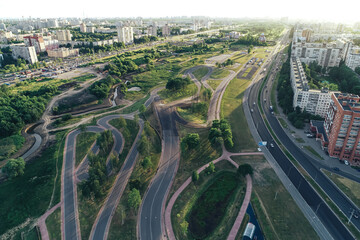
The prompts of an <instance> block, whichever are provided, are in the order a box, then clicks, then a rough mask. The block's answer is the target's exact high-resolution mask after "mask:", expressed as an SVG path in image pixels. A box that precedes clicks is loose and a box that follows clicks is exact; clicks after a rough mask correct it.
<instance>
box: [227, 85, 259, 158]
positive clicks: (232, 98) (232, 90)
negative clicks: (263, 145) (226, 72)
mask: <svg viewBox="0 0 360 240" xmlns="http://www.w3.org/2000/svg"><path fill="white" fill-rule="evenodd" d="M249 84H250V81H249V80H244V79H237V78H234V79H233V80H231V82H230V83H229V85H228V87H227V88H226V91H225V93H224V96H223V99H222V101H221V116H222V117H224V118H225V119H227V120H228V121H229V123H230V125H231V129H232V134H233V141H234V147H233V148H232V149H230V150H231V151H232V152H244V151H245V152H246V151H256V148H257V145H256V143H255V141H254V140H253V138H252V135H251V133H250V130H249V127H248V125H247V121H246V118H245V115H244V110H243V106H242V99H243V96H244V91H245V90H246V88H247V86H248V85H249Z"/></svg>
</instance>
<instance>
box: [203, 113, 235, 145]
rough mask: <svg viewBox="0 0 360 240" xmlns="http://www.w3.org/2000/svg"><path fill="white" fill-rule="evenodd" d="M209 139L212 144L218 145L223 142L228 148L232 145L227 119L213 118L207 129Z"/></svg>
mask: <svg viewBox="0 0 360 240" xmlns="http://www.w3.org/2000/svg"><path fill="white" fill-rule="evenodd" d="M209 141H210V142H211V144H213V145H218V144H221V143H222V142H224V144H225V147H226V148H228V149H230V148H232V147H233V146H234V142H233V139H232V131H231V127H230V124H229V122H228V121H227V120H225V119H221V120H220V121H219V120H214V121H213V123H212V126H211V129H210V131H209Z"/></svg>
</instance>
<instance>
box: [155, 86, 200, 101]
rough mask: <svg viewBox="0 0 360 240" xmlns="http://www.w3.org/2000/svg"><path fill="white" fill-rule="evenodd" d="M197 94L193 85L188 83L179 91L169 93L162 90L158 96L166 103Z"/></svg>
mask: <svg viewBox="0 0 360 240" xmlns="http://www.w3.org/2000/svg"><path fill="white" fill-rule="evenodd" d="M196 92H197V87H196V85H195V83H190V84H189V85H187V86H186V87H185V88H184V89H183V90H181V91H169V90H167V89H163V90H161V91H160V92H159V96H160V97H161V99H162V100H164V101H165V102H166V103H169V102H172V101H176V100H179V99H182V98H186V97H191V96H193V95H194V94H195V93H196Z"/></svg>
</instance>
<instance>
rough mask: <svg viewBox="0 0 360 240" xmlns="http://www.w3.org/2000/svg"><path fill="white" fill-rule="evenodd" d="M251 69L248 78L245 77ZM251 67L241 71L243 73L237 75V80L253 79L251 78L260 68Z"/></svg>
mask: <svg viewBox="0 0 360 240" xmlns="http://www.w3.org/2000/svg"><path fill="white" fill-rule="evenodd" d="M249 67H251V70H250V72H248V74H247V75H246V76H244V75H245V71H246V70H247V69H248V68H249ZM249 67H247V68H244V69H243V70H241V72H239V74H238V75H237V78H239V79H251V78H252V77H253V76H254V74H255V73H256V71H257V70H258V69H259V68H258V67H256V66H249Z"/></svg>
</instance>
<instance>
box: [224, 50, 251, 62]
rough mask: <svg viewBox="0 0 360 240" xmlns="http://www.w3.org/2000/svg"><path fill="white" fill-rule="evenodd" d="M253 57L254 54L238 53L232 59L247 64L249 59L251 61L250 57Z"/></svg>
mask: <svg viewBox="0 0 360 240" xmlns="http://www.w3.org/2000/svg"><path fill="white" fill-rule="evenodd" d="M246 52H247V50H246ZM252 57H253V55H252V54H241V53H240V54H236V55H234V56H232V57H231V58H230V59H231V60H233V61H235V62H237V63H240V64H245V63H247V62H248V61H250V59H251V58H252Z"/></svg>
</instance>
